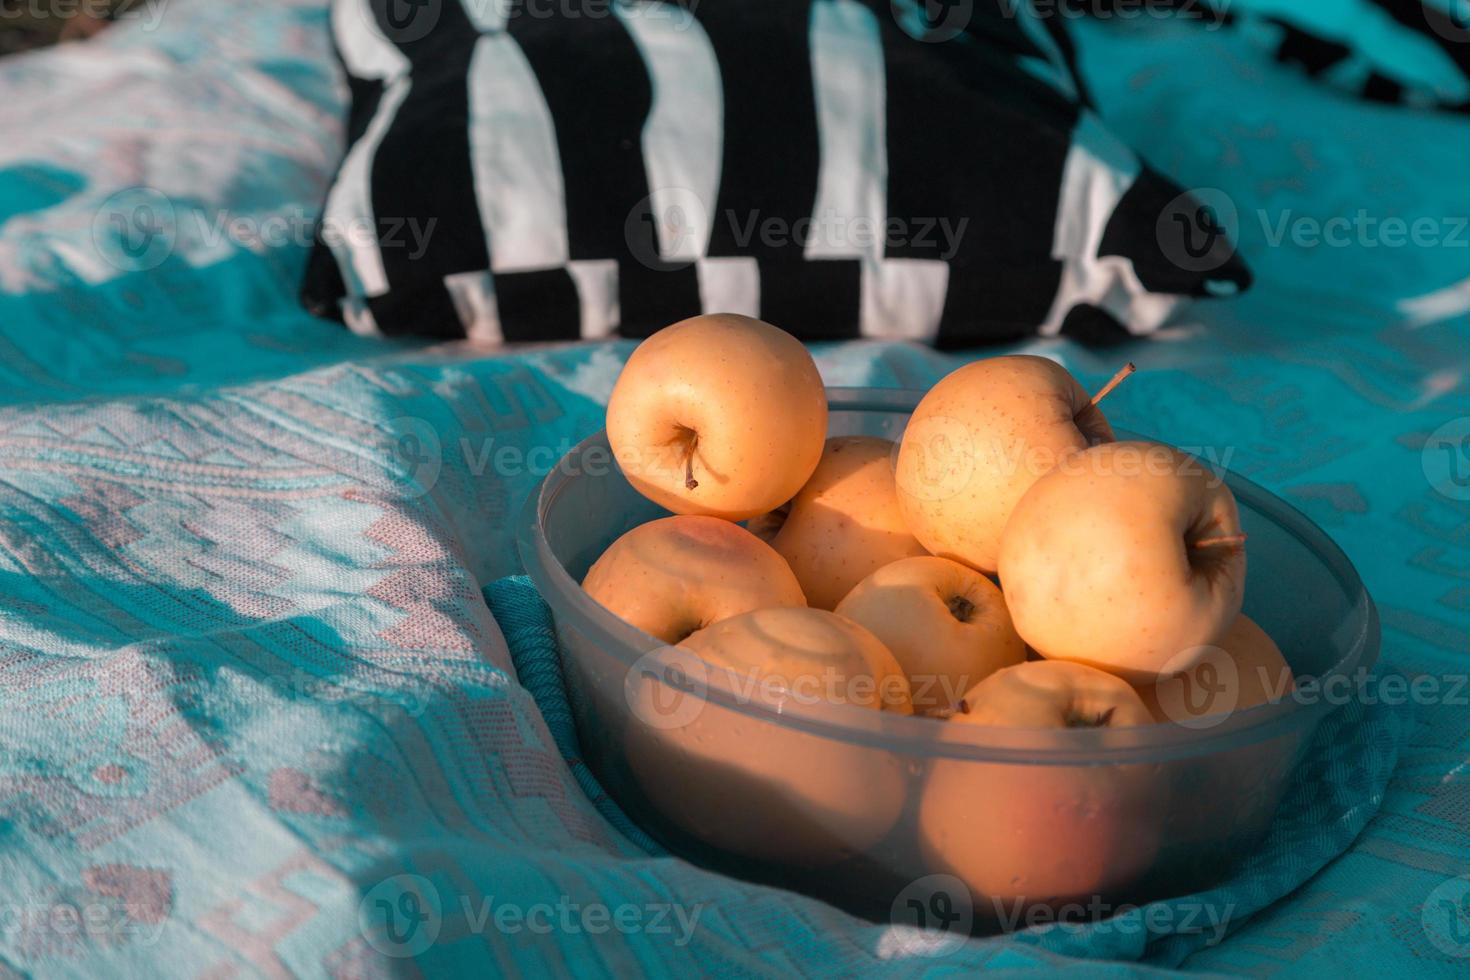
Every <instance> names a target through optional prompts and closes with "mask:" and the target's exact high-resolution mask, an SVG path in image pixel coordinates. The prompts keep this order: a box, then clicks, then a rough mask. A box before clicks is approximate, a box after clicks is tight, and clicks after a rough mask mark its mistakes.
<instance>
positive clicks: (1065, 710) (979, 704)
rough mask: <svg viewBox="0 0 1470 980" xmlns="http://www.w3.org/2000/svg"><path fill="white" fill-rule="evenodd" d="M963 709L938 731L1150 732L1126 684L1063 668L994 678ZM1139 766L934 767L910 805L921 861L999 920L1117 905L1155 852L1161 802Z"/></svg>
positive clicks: (1037, 666)
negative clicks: (1070, 905)
mask: <svg viewBox="0 0 1470 980" xmlns="http://www.w3.org/2000/svg"><path fill="white" fill-rule="evenodd" d="M963 705H964V707H966V708H968V712H967V713H964V712H962V713H959V714H956V715H954V716H953V718H951V719H950V720H949V721H947V722H945V723H944V724H946V725H965V726H992V727H1003V728H1025V729H1032V730H1035V731H1036V732H1037V733H1038V734H1041V735H1043V736H1044V735H1045V733H1046V732H1047V731H1048V730H1055V731H1064V730H1072V729H1077V728H1096V729H1106V728H1116V727H1122V726H1129V725H1147V724H1150V723H1151V722H1152V719H1151V718H1150V717H1149V714H1148V709H1147V708H1146V707H1144V704H1143V702H1142V700H1140V699H1139V697H1138V694H1137V693H1136V692H1135V691H1134V690H1133V688H1131V687H1129V686H1128V684H1127V683H1126V682H1124V681H1123V680H1120V679H1119V678H1116V677H1113V676H1112V675H1110V674H1106V673H1103V672H1102V671H1100V670H1094V669H1093V668H1091V667H1086V666H1083V665H1081V664H1072V663H1067V662H1065V661H1053V660H1047V661H1035V662H1027V663H1022V664H1018V665H1017V666H1014V667H1007V668H1005V669H1003V670H1000V671H997V672H996V673H994V674H992V675H990V676H989V677H988V678H986V679H985V680H983V681H981V682H980V683H979V685H977V686H976V687H974V688H973V689H971V690H970V691H969V692H968V693H967V694H966V695H965V698H964V702H963ZM1058 747H1059V748H1060V740H1059V742H1058ZM1150 768H1151V767H1149V766H1145V765H1131V764H1130V765H1083V764H1077V765H1066V764H1059V765H1044V764H1039V763H1038V764H1028V763H1025V762H1016V763H978V762H967V761H961V760H949V759H940V760H937V761H935V762H934V763H933V764H932V768H931V771H930V774H929V778H928V780H927V782H926V783H925V786H924V790H923V796H922V799H921V801H920V809H919V831H920V841H921V845H922V848H923V853H924V854H925V856H926V858H927V860H928V861H929V862H930V864H931V866H933V867H936V868H939V869H942V870H944V871H947V872H948V873H950V874H953V875H955V876H956V877H958V878H960V879H961V880H962V881H964V882H965V884H966V885H968V886H969V887H970V890H971V891H972V892H974V893H975V894H976V895H978V896H983V897H984V899H986V900H988V901H990V902H994V903H998V904H1000V905H1001V906H1002V909H996V910H995V911H998V912H1002V914H1004V912H1008V911H1010V909H1008V908H1005V907H1006V906H1009V907H1011V908H1014V909H1017V910H1020V909H1024V908H1026V907H1029V906H1032V905H1037V906H1049V907H1053V908H1055V907H1057V906H1058V905H1061V904H1063V903H1067V902H1078V901H1080V902H1084V903H1085V902H1087V901H1089V900H1091V899H1092V898H1093V897H1094V896H1097V897H1100V898H1102V899H1108V898H1112V899H1113V900H1116V899H1117V898H1118V897H1120V896H1125V895H1126V894H1127V893H1128V891H1129V889H1130V887H1131V886H1132V885H1133V884H1135V883H1136V882H1137V881H1139V880H1140V879H1141V878H1142V877H1143V876H1144V874H1145V873H1146V872H1147V871H1148V870H1149V868H1150V866H1151V864H1152V862H1153V858H1154V855H1155V854H1156V852H1157V847H1158V840H1159V819H1160V814H1161V807H1162V792H1161V788H1160V786H1159V782H1158V780H1157V778H1156V777H1155V776H1154V775H1153V774H1152V773H1151V772H1150ZM982 911H991V910H989V909H982Z"/></svg>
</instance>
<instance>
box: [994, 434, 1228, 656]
mask: <svg viewBox="0 0 1470 980" xmlns="http://www.w3.org/2000/svg"><path fill="white" fill-rule="evenodd" d="M1244 540H1245V538H1244V535H1243V534H1241V530H1240V515H1239V513H1238V512H1237V509H1236V506H1235V497H1234V495H1233V494H1231V492H1230V488H1229V487H1227V486H1226V485H1225V483H1224V481H1223V480H1221V479H1220V478H1218V477H1217V476H1215V474H1213V473H1212V472H1210V471H1209V470H1208V469H1206V468H1205V467H1204V466H1202V465H1201V464H1200V462H1199V461H1198V460H1196V459H1195V458H1194V457H1192V456H1190V455H1188V454H1186V453H1182V452H1180V451H1179V450H1177V449H1173V448H1171V447H1169V446H1164V445H1160V444H1158V443H1149V442H1115V443H1107V444H1104V445H1099V446H1094V447H1092V448H1091V449H1087V450H1085V451H1083V452H1079V453H1076V454H1074V455H1072V456H1071V457H1069V458H1068V459H1066V460H1065V461H1063V462H1062V463H1060V464H1059V465H1058V466H1057V467H1056V469H1054V470H1052V471H1051V472H1050V473H1048V474H1046V475H1045V476H1043V477H1042V478H1041V479H1039V480H1037V481H1036V483H1035V484H1034V485H1033V486H1032V487H1031V489H1030V490H1028V491H1027V492H1026V495H1025V496H1024V497H1023V498H1022V499H1021V502H1020V503H1019V504H1017V505H1016V508H1015V511H1014V512H1013V513H1012V514H1011V519H1010V521H1009V522H1008V523H1007V525H1006V529H1005V534H1004V536H1003V537H1002V540H1001V548H1000V563H999V565H1000V580H1001V586H1002V588H1004V589H1005V594H1006V603H1007V604H1008V605H1009V606H1010V610H1011V618H1012V620H1013V621H1014V622H1015V624H1016V631H1017V632H1018V633H1020V634H1021V638H1022V639H1023V640H1025V641H1026V642H1027V643H1028V644H1030V645H1031V646H1033V647H1035V648H1036V649H1037V650H1038V651H1040V652H1041V654H1042V655H1043V656H1045V657H1048V658H1052V659H1057V660H1073V661H1076V662H1078V663H1085V664H1089V665H1091V666H1094V667H1099V668H1102V669H1104V670H1107V671H1111V672H1112V673H1115V674H1117V675H1119V676H1121V677H1123V678H1125V679H1127V680H1129V681H1131V682H1133V683H1135V684H1148V683H1153V682H1154V681H1156V680H1157V679H1158V677H1159V676H1160V674H1161V673H1163V672H1166V671H1167V672H1170V673H1178V672H1182V671H1186V670H1188V669H1189V668H1190V667H1192V666H1193V660H1194V658H1195V657H1197V656H1199V655H1202V654H1203V653H1204V652H1205V647H1206V646H1207V645H1208V644H1211V643H1213V642H1215V641H1216V640H1218V639H1219V638H1220V637H1221V636H1222V635H1223V634H1224V633H1225V631H1226V629H1228V628H1229V626H1230V624H1231V623H1233V622H1234V621H1235V617H1236V616H1238V615H1239V614H1240V605H1241V600H1242V598H1243V596H1244V594H1245V546H1244Z"/></svg>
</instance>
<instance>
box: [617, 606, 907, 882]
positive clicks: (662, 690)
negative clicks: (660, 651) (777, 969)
mask: <svg viewBox="0 0 1470 980" xmlns="http://www.w3.org/2000/svg"><path fill="white" fill-rule="evenodd" d="M665 653H666V659H669V660H671V661H672V662H674V663H676V664H677V665H678V667H679V673H680V674H681V675H682V676H683V677H684V678H686V679H687V678H691V677H692V678H693V679H694V681H693V684H692V687H693V688H694V689H696V694H695V696H696V697H699V698H700V700H699V701H698V702H697V703H695V704H691V705H688V707H690V708H692V709H693V710H686V711H674V712H662V713H661V709H660V708H659V707H658V706H659V705H661V704H669V703H674V699H673V698H672V697H671V692H670V691H669V690H668V685H667V684H666V682H665V679H664V677H663V676H661V675H660V674H658V673H656V672H655V673H650V674H649V675H646V676H641V677H638V676H634V677H633V678H631V682H630V685H629V686H628V689H627V691H628V698H629V704H630V705H631V708H632V716H633V720H632V721H630V723H629V725H628V728H627V733H626V736H625V741H624V748H625V752H626V758H627V761H628V765H629V768H630V769H631V771H632V773H633V775H634V778H635V779H636V780H637V782H638V786H639V788H640V790H641V791H642V793H643V795H644V796H645V797H646V798H647V799H648V801H649V803H651V804H652V805H653V807H654V808H655V809H656V810H657V812H658V813H659V814H660V816H661V817H662V818H663V819H665V820H667V821H669V822H671V823H672V824H674V825H675V826H676V827H678V828H679V829H680V830H681V831H683V832H685V833H687V834H690V835H692V836H693V837H695V838H697V839H699V840H701V841H703V842H705V843H706V844H710V845H713V846H715V847H718V848H720V849H721V850H723V851H726V852H728V853H731V854H737V855H740V856H742V857H746V858H754V859H756V860H760V861H766V862H771V863H774V864H779V865H786V866H791V867H798V868H817V867H823V866H829V865H833V864H836V863H839V862H841V861H844V860H846V859H848V858H851V857H853V856H854V855H857V854H861V853H863V852H864V851H865V850H866V849H867V848H869V847H871V846H872V845H873V844H874V843H876V842H877V841H878V840H880V839H881V838H882V837H883V836H884V835H885V834H887V833H888V832H889V830H890V829H892V827H893V826H894V824H895V823H897V821H898V818H899V815H900V813H901V812H902V811H903V808H904V806H905V799H906V787H907V779H908V776H907V772H906V770H905V767H904V765H903V763H902V761H901V760H900V759H899V758H898V757H897V756H896V755H894V754H891V753H887V752H882V751H875V750H874V749H873V748H872V747H871V746H864V745H858V744H853V743H848V742H844V741H839V740H833V739H830V738H824V737H822V736H820V735H812V734H806V733H796V732H788V731H785V730H783V729H781V728H778V727H775V726H771V725H768V724H764V723H762V722H759V721H757V720H751V719H745V718H743V712H742V711H741V710H740V709H741V708H748V707H749V706H750V705H751V704H752V703H760V704H762V705H764V706H765V707H767V708H769V709H771V710H775V711H782V710H784V709H785V708H786V707H788V706H790V707H793V708H796V707H799V708H801V709H803V710H805V711H808V712H812V711H815V712H817V713H821V712H822V711H823V709H824V708H825V707H827V706H830V705H834V704H835V705H843V706H850V707H855V708H857V709H859V710H865V711H866V710H872V711H886V712H893V713H896V714H900V715H907V714H910V713H911V712H912V707H911V706H910V702H909V691H908V683H907V681H906V680H905V679H904V676H903V672H902V671H901V670H900V669H899V666H898V664H897V662H896V661H895V660H894V659H893V655H892V654H891V653H889V651H888V650H887V648H886V647H884V646H883V644H882V643H881V642H880V641H879V640H878V639H877V638H876V637H875V636H873V635H872V634H871V633H869V632H868V631H867V630H865V629H863V628H862V627H861V626H858V625H856V624H854V623H852V622H849V621H848V620H845V619H842V618H841V617H839V616H837V615H835V614H833V613H830V612H827V611H825V610H821V609H810V608H780V609H760V610H756V611H754V612H750V613H745V614H743V615H740V616H735V617H732V618H730V619H726V620H723V621H721V622H718V623H715V624H714V625H712V626H710V627H708V628H707V629H704V630H701V631H700V632H698V633H695V634H694V635H692V636H690V637H689V638H688V639H687V640H685V641H684V642H683V643H682V644H681V645H680V646H679V647H678V648H676V649H674V650H670V651H666V652H665ZM715 686H718V687H720V688H721V689H723V690H724V691H726V692H728V693H729V694H730V695H731V696H732V697H734V698H735V699H736V702H737V706H736V707H734V708H732V707H728V706H726V705H725V704H723V703H720V701H719V700H717V699H712V698H707V697H704V696H703V695H704V694H706V693H707V692H708V690H709V688H711V687H715ZM685 696H688V695H687V694H686V695H685ZM734 815H738V819H734V818H733V817H734Z"/></svg>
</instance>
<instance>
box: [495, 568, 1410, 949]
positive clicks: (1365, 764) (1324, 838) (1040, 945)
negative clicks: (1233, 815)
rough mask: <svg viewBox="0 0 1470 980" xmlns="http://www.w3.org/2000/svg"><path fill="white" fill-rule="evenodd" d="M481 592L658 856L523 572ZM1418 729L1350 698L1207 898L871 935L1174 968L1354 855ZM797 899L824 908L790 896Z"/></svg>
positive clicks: (534, 683)
mask: <svg viewBox="0 0 1470 980" xmlns="http://www.w3.org/2000/svg"><path fill="white" fill-rule="evenodd" d="M484 592H485V598H486V601H487V602H488V603H489V605H490V609H491V611H492V612H493V613H494V614H495V618H496V620H497V621H498V622H499V623H500V626H501V630H502V631H503V632H504V634H505V639H506V643H507V644H508V645H509V647H510V652H511V657H512V659H513V661H514V664H515V668H516V671H517V673H518V674H519V677H520V681H521V683H522V684H523V685H524V686H525V688H526V689H527V690H528V691H529V692H530V693H531V695H532V697H534V698H535V700H536V703H537V704H538V705H539V706H540V708H541V711H542V714H543V715H544V716H545V718H546V724H547V726H548V727H549V728H550V730H551V733H552V736H553V737H554V739H555V742H556V745H557V747H558V749H559V750H560V752H561V754H562V757H563V758H564V759H565V760H566V762H567V765H568V766H570V767H571V770H572V773H573V775H574V776H575V777H576V780H577V783H578V785H579V786H581V788H582V789H583V791H584V792H586V794H587V796H588V798H589V799H590V800H591V801H592V803H593V805H594V806H595V807H596V808H597V810H598V812H599V813H601V814H602V815H603V817H605V818H606V819H607V821H608V822H609V823H610V824H612V825H613V826H614V827H616V828H617V829H618V830H619V831H621V832H622V833H623V834H624V835H625V836H626V837H628V838H629V839H630V840H632V841H634V842H636V843H638V844H639V845H641V846H643V847H645V848H646V849H647V850H648V851H649V853H650V854H661V853H663V851H662V850H661V849H660V848H659V847H658V845H657V844H656V843H654V842H653V841H652V840H651V839H650V838H649V837H648V835H647V834H646V833H645V832H643V831H642V830H641V829H639V828H638V827H637V825H636V824H634V823H633V822H632V820H631V819H630V818H629V817H628V816H627V814H625V813H624V812H623V811H622V810H621V809H619V807H618V806H617V804H616V803H615V802H614V801H613V800H612V799H611V798H610V797H609V796H607V795H606V793H605V792H604V791H603V789H602V787H601V785H600V784H599V783H598V781H597V779H596V777H595V776H594V775H593V774H592V773H591V771H590V770H589V769H588V768H587V766H586V764H585V763H584V762H583V761H582V759H581V753H580V752H579V750H578V743H577V735H576V730H575V726H574V723H573V719H572V714H571V709H570V705H569V702H568V699H567V692H566V688H565V685H564V682H563V679H562V673H561V662H560V658H559V655H558V652H557V646H556V639H555V627H554V624H553V622H552V619H551V615H550V611H549V610H548V608H547V606H546V604H545V602H543V601H542V599H541V597H540V595H539V594H537V592H536V590H535V587H534V586H533V585H532V584H531V582H530V580H529V579H527V578H525V577H522V576H517V577H512V578H505V579H501V580H500V581H498V582H494V583H492V584H491V585H489V586H487V587H486V588H485V590H484ZM1411 722H1412V708H1411V707H1410V706H1409V705H1408V704H1407V703H1402V704H1385V703H1383V702H1382V701H1381V700H1377V701H1374V702H1373V703H1363V702H1360V701H1352V702H1350V703H1349V704H1347V705H1345V706H1343V707H1342V708H1340V709H1339V710H1338V711H1336V712H1335V713H1333V714H1332V715H1331V716H1329V717H1328V718H1327V719H1326V720H1325V721H1323V723H1322V724H1321V726H1320V727H1319V728H1318V730H1317V732H1316V734H1315V735H1314V737H1313V739H1312V742H1311V744H1310V745H1309V746H1308V748H1307V751H1306V755H1305V758H1304V760H1303V762H1302V764H1301V766H1300V767H1299V768H1298V769H1297V771H1296V773H1295V775H1294V777H1293V779H1292V782H1291V785H1290V787H1289V788H1288V790H1287V792H1286V795H1285V797H1284V799H1283V800H1282V802H1281V806H1280V809H1279V810H1278V812H1277V815H1276V819H1275V821H1274V822H1273V824H1272V826H1271V829H1270V832H1269V833H1268V835H1267V837H1266V839H1265V841H1263V842H1262V844H1261V846H1260V847H1259V848H1258V849H1257V851H1256V853H1255V854H1253V855H1251V856H1250V857H1249V858H1247V859H1246V860H1245V861H1244V862H1242V864H1241V865H1240V867H1239V868H1238V870H1237V872H1236V874H1235V875H1234V876H1233V877H1232V878H1230V879H1229V880H1228V881H1225V882H1223V883H1221V884H1220V885H1219V886H1217V887H1215V888H1212V889H1210V890H1208V891H1204V892H1199V893H1196V894H1193V895H1183V896H1177V897H1174V898H1169V899H1164V900H1160V901H1157V902H1151V903H1148V904H1144V905H1141V906H1137V907H1133V908H1130V909H1128V910H1126V911H1122V912H1120V913H1119V914H1118V915H1115V916H1113V917H1112V918H1109V919H1105V920H1103V921H1100V922H1087V923H1085V924H1084V923H1065V922H1062V923H1048V924H1044V925H1039V926H1035V927H1033V928H1029V929H1022V930H1019V931H1016V932H1013V933H1010V934H1008V935H1005V936H999V937H995V938H989V939H976V940H970V941H967V942H964V943H956V942H953V941H952V940H951V939H943V940H942V941H935V940H932V939H931V940H929V941H928V942H927V944H926V940H925V937H921V936H915V935H913V934H911V933H908V927H906V926H899V927H895V928H892V929H890V930H889V937H888V938H887V939H885V938H883V937H882V936H881V935H880V936H879V937H878V938H876V939H874V940H873V952H874V953H876V954H877V956H878V957H879V958H880V959H885V960H888V959H895V960H907V959H910V958H911V957H916V956H924V955H933V954H938V955H940V956H942V959H939V960H937V961H936V962H935V965H936V966H938V965H939V964H940V963H942V964H944V965H945V966H950V965H956V964H965V965H968V966H982V965H983V966H987V967H991V968H995V967H1030V968H1036V967H1041V968H1046V969H1055V968H1056V967H1057V966H1058V965H1059V962H1058V959H1057V956H1058V955H1060V956H1061V957H1077V958H1082V959H1088V960H1099V959H1105V960H1122V961H1137V962H1140V963H1144V964H1147V965H1149V966H1163V967H1174V966H1178V965H1180V964H1181V963H1182V962H1183V961H1184V960H1185V958H1186V957H1188V956H1189V955H1190V954H1192V953H1194V952H1196V951H1198V950H1199V949H1201V948H1203V947H1205V946H1212V945H1214V944H1216V943H1221V942H1224V943H1226V944H1228V943H1229V938H1228V937H1229V934H1230V933H1231V932H1233V931H1234V930H1236V929H1238V928H1239V927H1240V926H1241V925H1243V924H1244V923H1245V922H1246V921H1247V920H1248V919H1250V918H1251V917H1252V916H1254V915H1255V914H1256V913H1258V912H1260V911H1261V910H1262V909H1264V908H1266V907H1267V906H1268V905H1270V904H1271V903H1272V902H1274V901H1276V900H1277V899H1280V898H1281V897H1283V896H1285V895H1287V894H1289V893H1290V892H1292V891H1294V890H1295V889H1296V888H1297V887H1298V886H1299V885H1301V884H1302V883H1303V882H1305V881H1306V880H1307V879H1309V878H1311V877H1312V876H1313V875H1315V874H1316V873H1317V872H1318V871H1320V870H1321V869H1322V868H1323V867H1324V866H1326V865H1327V864H1328V863H1329V862H1331V861H1332V860H1333V859H1334V858H1336V857H1337V856H1338V855H1340V854H1341V853H1342V852H1343V851H1344V850H1346V849H1347V847H1348V845H1349V844H1351V843H1352V841H1353V839H1354V838H1355V837H1357V835H1358V833H1359V832H1360V831H1361V830H1362V829H1363V827H1364V826H1366V825H1367V823H1368V821H1369V820H1370V819H1372V817H1373V815H1374V814H1375V813H1377V811H1378V807H1379V804H1380V802H1381V801H1382V798H1383V793H1384V789H1385V787H1386V786H1387V784H1388V780H1389V777H1390V776H1391V775H1392V773H1393V768H1394V765H1395V763H1396V761H1397V758H1398V752H1399V747H1400V746H1401V745H1402V744H1403V743H1404V741H1405V739H1406V737H1407V735H1408V732H1409V730H1410V727H1411ZM790 904H792V905H793V906H801V905H806V904H810V905H812V906H815V905H816V904H817V903H816V902H815V901H813V900H809V899H805V898H799V897H796V896H792V897H791V899H790ZM772 928H774V926H772ZM853 928H854V929H855V930H856V929H860V928H861V927H859V926H856V925H854V927H853ZM874 928H875V929H880V928H881V927H874ZM791 931H792V933H793V935H794V934H795V933H796V932H798V931H800V929H799V927H798V926H797V925H793V926H792V927H791ZM895 953H897V955H894V954H895ZM1061 962H1065V961H1064V960H1063V961H1061ZM910 965H912V963H911V964H910ZM1096 966H1097V965H1096V964H1094V965H1093V966H1090V967H1089V969H1095V968H1096Z"/></svg>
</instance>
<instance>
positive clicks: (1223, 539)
mask: <svg viewBox="0 0 1470 980" xmlns="http://www.w3.org/2000/svg"><path fill="white" fill-rule="evenodd" d="M1243 544H1245V535H1244V534H1217V535H1216V536H1215V537H1213V538H1200V539H1198V540H1197V541H1194V542H1193V543H1191V544H1190V547H1191V548H1215V547H1219V546H1222V545H1223V546H1229V547H1232V548H1237V547H1239V546H1240V545H1243Z"/></svg>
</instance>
